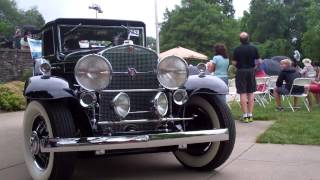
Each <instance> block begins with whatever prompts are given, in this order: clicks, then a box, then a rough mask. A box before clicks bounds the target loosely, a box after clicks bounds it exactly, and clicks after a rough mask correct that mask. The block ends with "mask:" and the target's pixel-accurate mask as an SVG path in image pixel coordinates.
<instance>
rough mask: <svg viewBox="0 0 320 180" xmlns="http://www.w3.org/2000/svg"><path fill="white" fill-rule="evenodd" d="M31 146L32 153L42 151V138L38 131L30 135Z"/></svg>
mask: <svg viewBox="0 0 320 180" xmlns="http://www.w3.org/2000/svg"><path fill="white" fill-rule="evenodd" d="M30 147H31V153H32V155H38V154H39V152H40V140H39V137H38V133H37V132H36V131H33V132H32V135H31V137H30Z"/></svg>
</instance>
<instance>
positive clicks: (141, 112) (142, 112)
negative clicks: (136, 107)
mask: <svg viewBox="0 0 320 180" xmlns="http://www.w3.org/2000/svg"><path fill="white" fill-rule="evenodd" d="M151 112H153V111H132V112H129V114H144V113H151Z"/></svg>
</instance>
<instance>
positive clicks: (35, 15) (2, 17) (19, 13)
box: [0, 0, 45, 37]
mask: <svg viewBox="0 0 320 180" xmlns="http://www.w3.org/2000/svg"><path fill="white" fill-rule="evenodd" d="M44 23H45V21H44V19H43V16H42V15H41V13H40V12H39V11H38V9H37V8H36V7H32V8H31V9H29V10H26V11H24V10H20V9H18V8H17V4H16V2H15V1H14V0H0V35H4V36H6V37H12V36H13V34H14V31H15V27H16V26H23V25H26V24H27V25H34V26H37V27H39V28H40V27H41V26H43V25H44Z"/></svg>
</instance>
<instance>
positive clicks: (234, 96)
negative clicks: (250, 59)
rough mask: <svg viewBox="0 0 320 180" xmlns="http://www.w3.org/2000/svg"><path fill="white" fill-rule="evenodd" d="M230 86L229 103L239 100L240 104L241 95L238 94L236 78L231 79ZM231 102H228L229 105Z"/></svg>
mask: <svg viewBox="0 0 320 180" xmlns="http://www.w3.org/2000/svg"><path fill="white" fill-rule="evenodd" d="M228 86H229V93H228V95H229V97H228V102H229V103H233V102H237V103H238V104H239V106H240V103H239V97H238V96H239V95H238V94H237V88H236V81H235V79H229V83H228ZM229 103H228V105H229ZM229 107H230V105H229ZM230 108H231V107H230Z"/></svg>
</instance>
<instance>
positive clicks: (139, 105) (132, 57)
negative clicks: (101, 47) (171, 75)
mask: <svg viewBox="0 0 320 180" xmlns="http://www.w3.org/2000/svg"><path fill="white" fill-rule="evenodd" d="M102 55H103V56H104V57H106V58H107V59H108V60H109V62H110V63H111V65H112V69H113V74H112V81H111V84H110V85H109V86H108V87H107V88H106V90H123V89H158V88H159V83H158V80H157V74H156V68H157V64H158V56H157V54H156V53H155V52H153V51H150V50H148V49H146V48H144V47H140V46H135V45H124V46H118V47H114V48H110V49H107V50H105V51H104V52H102ZM129 68H130V69H134V75H131V76H130V74H129V73H128V69H129ZM156 93H157V92H131V93H127V94H128V95H129V97H130V101H131V110H130V111H131V112H137V111H144V112H143V113H130V114H129V115H128V116H127V117H126V119H128V120H130V119H132V120H134V119H153V118H154V116H155V114H154V113H153V112H151V110H152V102H151V101H152V99H153V98H154V97H155V95H156ZM116 95H117V93H115V92H102V93H101V95H100V109H99V121H118V120H119V117H118V116H117V115H116V114H115V112H114V110H113V107H112V105H111V102H112V99H113V98H114V97H115V96H116ZM146 111H150V112H146Z"/></svg>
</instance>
